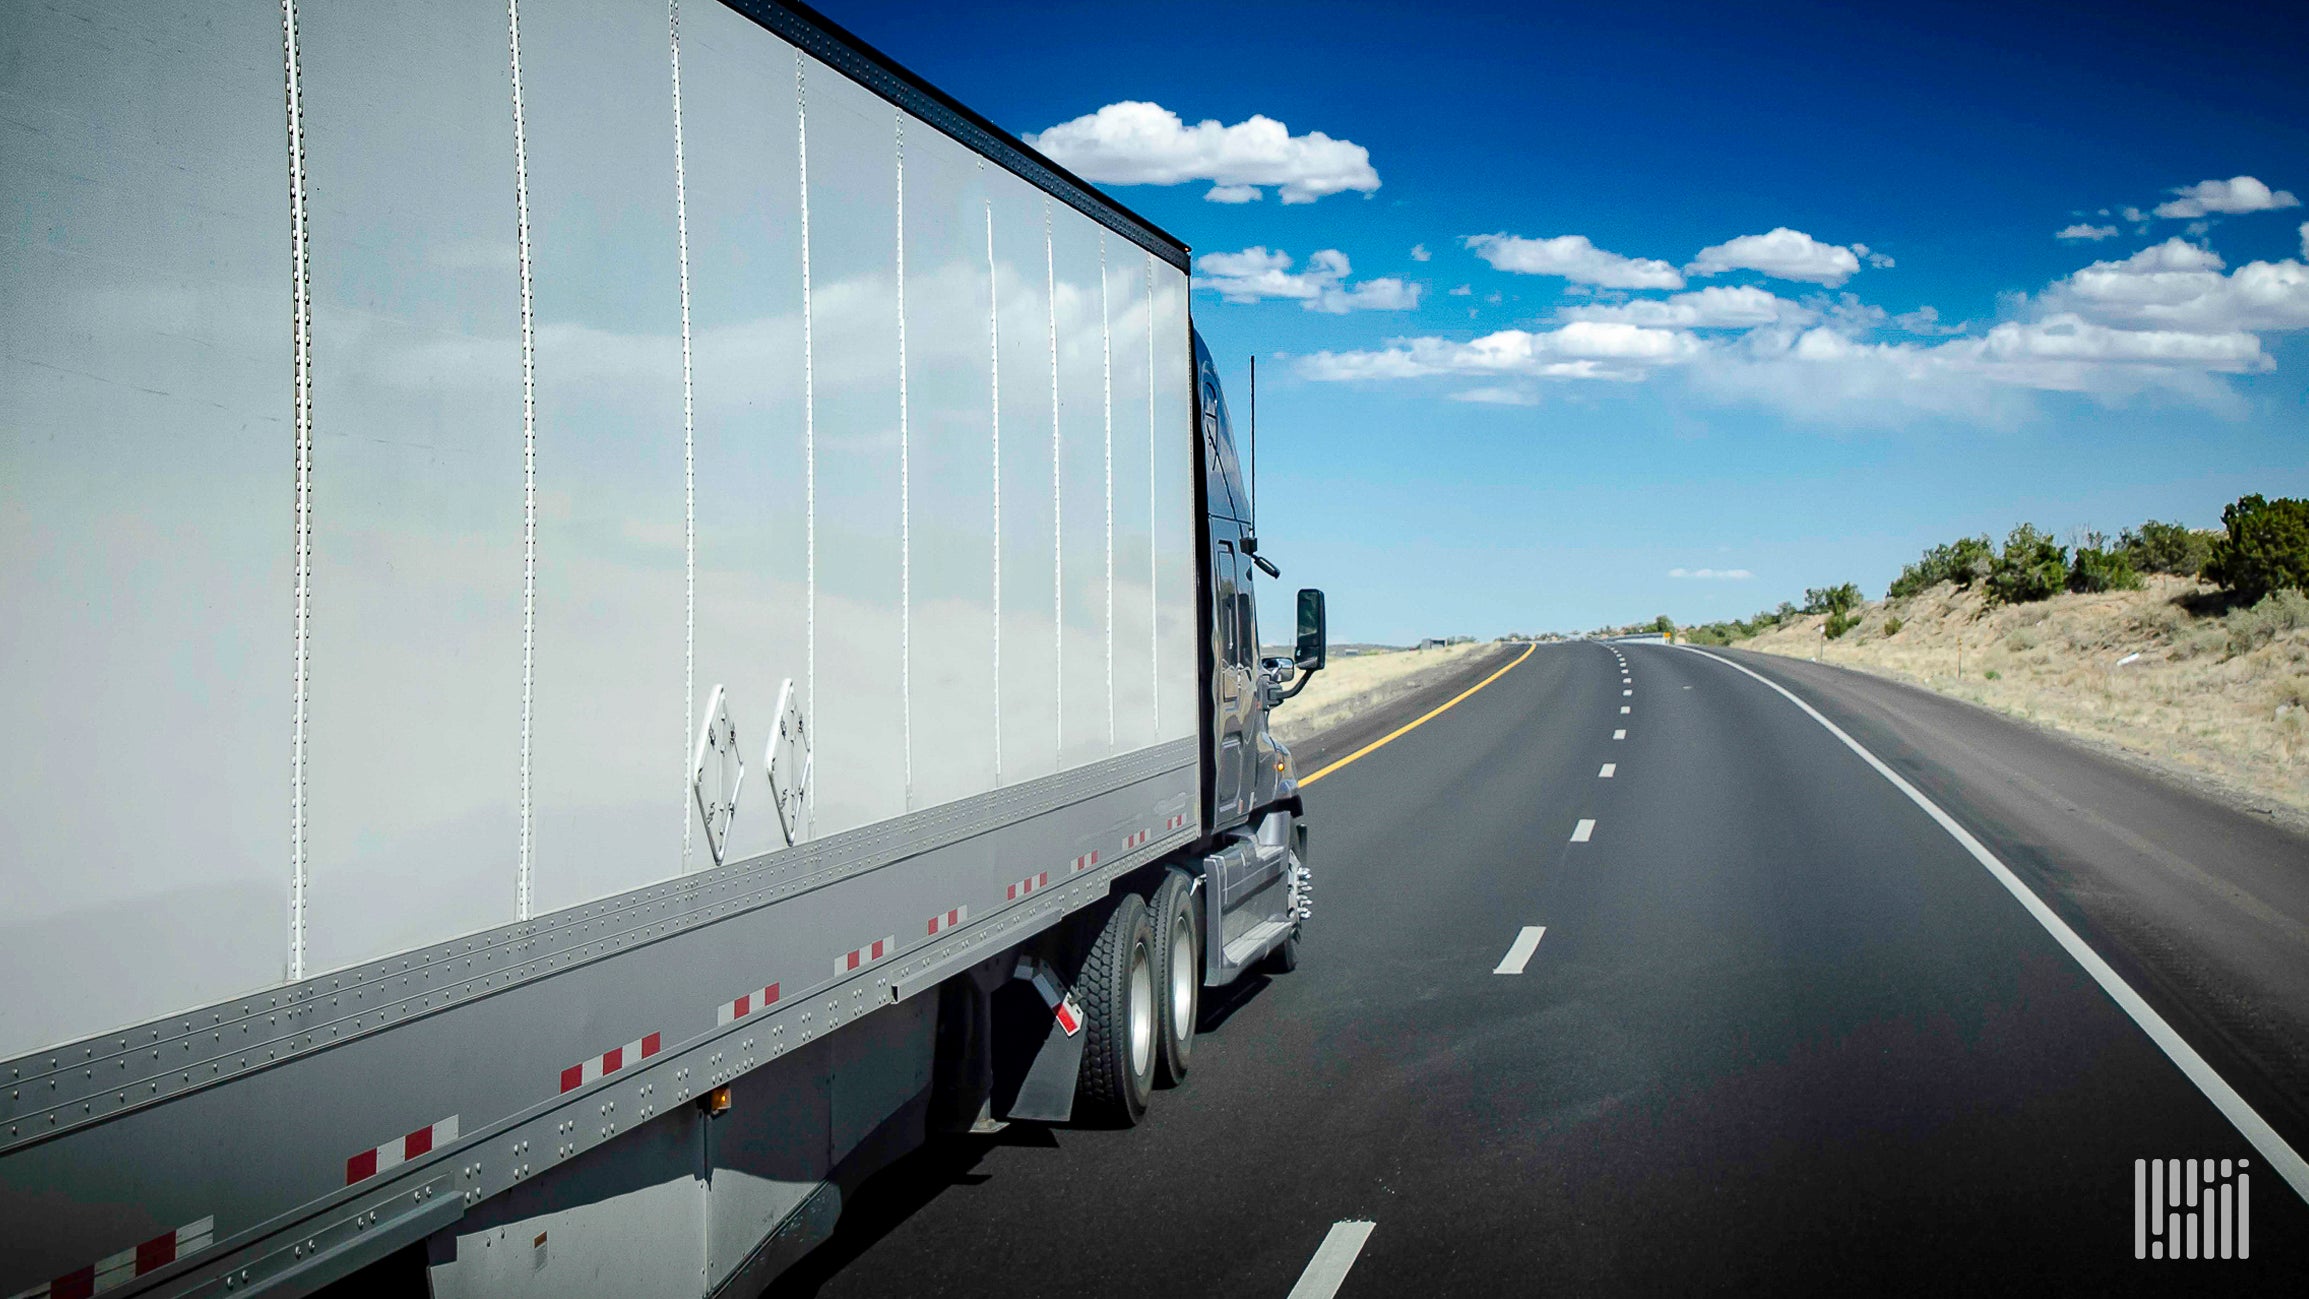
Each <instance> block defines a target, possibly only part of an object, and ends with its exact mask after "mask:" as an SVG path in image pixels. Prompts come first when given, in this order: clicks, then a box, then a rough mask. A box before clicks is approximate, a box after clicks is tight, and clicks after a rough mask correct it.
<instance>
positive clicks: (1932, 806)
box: [1676, 645, 2309, 1201]
mask: <svg viewBox="0 0 2309 1299" xmlns="http://www.w3.org/2000/svg"><path fill="white" fill-rule="evenodd" d="M1676 648H1678V649H1682V650H1684V651H1685V652H1686V653H1689V654H1697V655H1699V656H1700V657H1702V658H1707V659H1714V660H1715V661H1716V662H1718V663H1721V664H1723V665H1724V666H1725V667H1728V668H1731V669H1732V670H1734V671H1736V672H1742V673H1746V674H1747V675H1748V676H1751V677H1754V678H1755V679H1756V680H1758V681H1761V682H1763V683H1764V684H1765V685H1767V686H1770V687H1771V688H1772V689H1774V690H1777V691H1779V692H1780V694H1781V695H1782V696H1783V697H1785V698H1786V699H1787V700H1788V702H1790V703H1792V704H1794V705H1796V706H1797V707H1798V708H1801V709H1803V710H1804V711H1805V713H1806V714H1808V715H1809V716H1810V717H1811V718H1812V720H1813V721H1815V722H1818V723H1820V725H1821V726H1823V727H1825V728H1827V731H1828V733H1829V734H1830V735H1833V736H1835V737H1836V738H1837V739H1839V740H1842V741H1843V742H1844V747H1846V748H1848V749H1850V750H1852V751H1853V752H1854V753H1857V754H1859V755H1860V757H1861V759H1862V760H1863V761H1865V762H1866V763H1867V764H1868V765H1869V766H1871V767H1874V768H1875V769H1876V774H1877V775H1880V776H1882V777H1884V779H1886V780H1888V781H1890V782H1892V787H1893V788H1895V789H1897V790H1899V791H1900V792H1901V793H1903V794H1906V795H1907V796H1908V798H1909V801H1911V802H1913V803H1915V804H1916V805H1917V806H1918V807H1920V808H1923V809H1924V812H1925V814H1926V815H1927V816H1930V817H1931V818H1932V819H1933V820H1934V821H1937V822H1939V824H1940V828H1941V829H1943V830H1946V831H1947V832H1948V836H1949V837H1950V838H1952V839H1954V840H1956V842H1957V843H1959V844H1961V845H1962V846H1963V847H1964V850H1965V851H1966V852H1969V853H1971V854H1972V857H1973V860H1975V861H1977V862H1979V863H1980V864H1981V865H1982V866H1983V867H1985V868H1987V870H1988V873H1989V874H1991V875H1993V876H1995V877H1996V881H1997V883H1999V884H2002V885H2004V887H2005V891H2006V892H2008V893H2010V894H2012V896H2013V897H2014V898H2015V899H2016V900H2018V901H2019V903H2020V904H2021V906H2022V907H2024V908H2026V909H2027V911H2028V913H2029V915H2031V916H2034V917H2035V918H2036V922H2037V923H2038V924H2040V925H2042V926H2044V930H2045V932H2046V933H2048V934H2051V935H2052V936H2053V940H2054V941H2055V942H2057V943H2059V944H2060V945H2061V946H2062V947H2063V948H2066V949H2067V950H2068V954H2069V955H2070V956H2071V957H2074V958H2075V960H2076V963H2077V964H2078V965H2081V966H2083V967H2084V971H2085V973H2087V974H2089V975H2091V976H2092V977H2093V982H2095V983H2098V984H2099V985H2101V991H2103V992H2105V993H2107V994H2109V997H2110V999H2111V1000H2113V1001H2115V1002H2116V1003H2117V1006H2118V1007H2119V1008H2120V1009H2122V1010H2123V1011H2124V1012H2125V1013H2126V1014H2127V1015H2130V1016H2131V1017H2132V1020H2133V1022H2134V1023H2135V1024H2138V1025H2139V1026H2140V1028H2141V1031H2142V1032H2144V1033H2146V1034H2148V1035H2149V1040H2150V1041H2152V1042H2154V1043H2156V1044H2157V1049H2158V1050H2160V1051H2163V1052H2164V1053H2165V1057H2166V1058H2167V1059H2169V1060H2171V1061H2172V1062H2173V1063H2174V1064H2175V1065H2178V1066H2179V1067H2180V1070H2181V1072H2182V1073H2183V1074H2185V1075H2187V1077H2188V1079H2189V1081H2190V1082H2192V1083H2195V1084H2196V1086H2197V1090H2198V1091H2200V1092H2202V1093H2204V1096H2205V1099H2206V1100H2209V1101H2211V1102H2212V1103H2213V1108H2215V1109H2217V1110H2219V1111H2221V1116H2222V1117H2223V1118H2225V1119H2227V1120H2229V1123H2230V1125H2231V1126H2232V1127H2234V1128H2236V1129H2237V1131H2238V1133H2239V1134H2241V1135H2242V1136H2243V1137H2244V1138H2245V1140H2246V1141H2248V1142H2250V1143H2252V1146H2253V1148H2254V1149H2255V1150H2258V1151H2260V1152H2261V1157H2262V1158H2263V1159H2266V1160H2268V1161H2269V1165H2270V1167H2272V1168H2274V1169H2275V1170H2276V1171H2277V1175H2278V1176H2279V1177H2282V1178H2284V1179H2285V1181H2286V1183H2287V1184H2288V1185H2290V1186H2291V1187H2292V1188H2293V1192H2294V1194H2296V1195H2298V1196H2300V1197H2301V1198H2302V1199H2303V1200H2304V1201H2309V1161H2304V1160H2303V1159H2302V1158H2301V1155H2300V1154H2299V1153H2298V1152H2297V1151H2295V1150H2294V1149H2293V1147H2292V1146H2290V1145H2287V1144H2286V1142H2285V1138H2283V1137H2281V1136H2279V1135H2277V1130H2276V1129H2275V1128H2272V1127H2270V1126H2269V1121H2268V1120H2267V1119H2264V1118H2262V1117H2261V1116H2260V1114H2259V1113H2258V1112H2256V1111H2255V1110H2254V1109H2253V1107H2252V1106H2251V1105H2249V1104H2247V1103H2246V1101H2245V1098H2244V1097H2242V1096H2239V1095H2238V1094H2237V1091H2236V1089H2235V1088H2233V1087H2231V1086H2230V1085H2229V1084H2228V1082H2227V1081H2226V1080H2224V1079H2223V1078H2222V1077H2221V1075H2220V1074H2218V1073H2216V1072H2214V1070H2213V1066H2211V1065H2210V1064H2207V1063H2206V1062H2205V1058H2204V1057H2203V1056H2201V1055H2198V1054H2197V1052H2196V1048H2194V1047H2192V1046H2190V1045H2189V1044H2188V1041H2187V1040H2186V1039H2184V1038H2183V1037H2182V1036H2181V1035H2180V1034H2179V1033H2177V1032H2175V1031H2174V1030H2173V1026H2172V1025H2170V1024H2168V1023H2166V1022H2165V1017H2164V1016H2162V1015H2159V1014H2158V1013H2157V1012H2156V1009H2155V1008H2154V1007H2152V1006H2150V1005H2149V1003H2148V1002H2146V1001H2144V1000H2142V998H2141V994H2139V993H2137V992H2135V991H2133V989H2132V985H2131V984H2128V983H2126V982H2125V981H2124V978H2123V976H2121V975H2119V974H2118V973H2117V972H2116V971H2115V970H2114V969H2112V968H2110V966H2109V963H2108V962H2107V961H2104V960H2102V959H2101V957H2100V954H2099V953H2098V952H2095V951H2094V950H2093V949H2092V948H2091V947H2089V946H2087V945H2086V943H2085V940H2084V939H2082V938H2079V937H2078V936H2077V933H2076V931H2075V930H2073V929H2071V928H2069V927H2068V922H2066V921H2064V920H2062V919H2061V918H2060V917H2059V916H2058V915H2055V914H2054V913H2053V910H2052V908H2050V907H2048V906H2046V905H2045V904H2044V900H2043V899H2041V898H2039V897H2037V895H2036V894H2035V893H2034V892H2033V891H2031V890H2030V888H2029V887H2028V886H2027V885H2026V884H2023V883H2021V881H2020V877H2019V876H2017V875H2014V874H2013V873H2012V871H2011V870H2010V869H2009V868H2008V867H2006V866H2005V864H2004V863H2003V862H2002V861H1999V860H1998V859H1997V856H1996V854H1995V853H1992V852H1990V851H1989V850H1988V848H1987V847H1986V846H1985V845H1983V844H1982V843H1981V842H1980V840H1978V839H1976V838H1974V837H1973V836H1972V832H1971V831H1969V830H1967V829H1965V828H1964V827H1963V826H1962V825H1960V824H1958V823H1957V820H1956V818H1955V817H1952V816H1950V815H1949V814H1948V813H1946V812H1944V811H1942V810H1941V809H1940V805H1939V804H1937V803H1935V802H1933V801H1932V800H1931V799H1929V798H1927V797H1925V796H1924V793H1923V792H1922V791H1921V790H1919V789H1917V788H1916V786H1914V785H1911V784H1909V783H1908V781H1907V780H1906V779H1904V778H1903V777H1902V776H1901V775H1900V773H1899V772H1897V771H1894V770H1893V769H1892V768H1890V767H1888V766H1886V765H1884V761H1883V759H1881V758H1878V757H1877V756H1876V755H1875V754H1873V753H1870V752H1869V751H1868V750H1867V749H1866V748H1864V747H1862V745H1861V744H1860V742H1859V741H1858V740H1855V739H1853V738H1852V737H1851V736H1849V735H1847V734H1845V733H1844V729H1843V728H1842V727H1840V726H1838V725H1836V723H1834V722H1831V721H1829V720H1828V719H1827V718H1826V717H1824V716H1822V715H1821V713H1820V710H1819V709H1817V708H1814V707H1813V706H1812V705H1810V704H1808V703H1805V702H1804V701H1803V700H1802V699H1799V698H1797V697H1796V695H1795V694H1794V693H1792V692H1791V691H1789V690H1788V688H1787V687H1785V686H1782V685H1781V684H1780V683H1779V682H1777V681H1774V680H1772V679H1770V678H1769V677H1765V676H1762V675H1760V674H1758V673H1756V672H1752V671H1750V670H1749V669H1747V668H1745V667H1743V666H1741V665H1740V664H1738V663H1734V662H1732V661H1731V660H1730V659H1727V658H1723V657H1721V656H1719V655H1715V654H1710V653H1708V652H1707V651H1705V650H1698V649H1691V648H1688V647H1686V646H1681V645H1679V646H1677V647H1676Z"/></svg>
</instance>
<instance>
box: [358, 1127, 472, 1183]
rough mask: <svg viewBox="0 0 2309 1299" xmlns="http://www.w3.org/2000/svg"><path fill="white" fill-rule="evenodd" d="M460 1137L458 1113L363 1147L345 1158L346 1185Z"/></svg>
mask: <svg viewBox="0 0 2309 1299" xmlns="http://www.w3.org/2000/svg"><path fill="white" fill-rule="evenodd" d="M456 1139H457V1116H456V1115H454V1114H452V1115H450V1116H449V1117H448V1118H445V1119H443V1120H441V1121H440V1122H438V1123H428V1124H426V1125H425V1126H424V1127H421V1128H419V1129H417V1130H416V1131H415V1132H412V1133H410V1134H409V1135H407V1136H405V1137H395V1138H393V1139H392V1140H391V1141H388V1142H386V1143H385V1144H384V1145H381V1146H379V1147H377V1148H376V1149H374V1150H364V1151H362V1152H361V1153H360V1154H357V1155H354V1156H353V1157H352V1158H350V1159H347V1160H346V1161H345V1185H347V1186H351V1185H352V1184H353V1183H355V1182H361V1181H366V1180H368V1179H369V1178H372V1177H375V1176H376V1175H377V1174H379V1173H382V1172H384V1171H385V1170H386V1169H388V1168H395V1167H398V1166H399V1165H401V1164H405V1163H407V1162H408V1161H410V1160H412V1159H415V1158H417V1157H418V1156H419V1155H424V1154H429V1153H431V1152H432V1151H433V1149H434V1148H435V1147H437V1146H445V1145H448V1144H449V1143H450V1142H452V1141H455V1140H456Z"/></svg>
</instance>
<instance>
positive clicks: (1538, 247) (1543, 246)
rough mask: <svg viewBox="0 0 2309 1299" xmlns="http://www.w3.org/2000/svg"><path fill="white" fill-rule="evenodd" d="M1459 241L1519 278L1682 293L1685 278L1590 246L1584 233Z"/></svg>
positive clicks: (1653, 264) (1477, 237)
mask: <svg viewBox="0 0 2309 1299" xmlns="http://www.w3.org/2000/svg"><path fill="white" fill-rule="evenodd" d="M1460 242H1462V243H1464V244H1466V245H1467V247H1468V248H1470V249H1472V250H1473V251H1474V253H1475V255H1476V256H1478V257H1481V258H1482V259H1483V260H1485V261H1487V262H1489V263H1491V265H1492V268H1493V269H1495V270H1502V271H1513V272H1515V273H1516V274H1518V275H1558V276H1561V277H1563V278H1564V279H1567V280H1570V281H1572V282H1573V283H1575V284H1600V285H1602V286H1603V287H1605V288H1609V289H1680V288H1682V287H1684V277H1683V276H1681V275H1679V274H1677V273H1676V268H1675V267H1673V266H1670V265H1669V264H1668V263H1666V262H1662V261H1655V260H1653V259H1651V258H1648V257H1622V256H1621V255H1619V254H1618V253H1612V252H1605V251H1604V250H1603V249H1601V248H1598V247H1596V246H1595V245H1594V244H1592V243H1589V242H1588V239H1587V236H1585V235H1557V236H1556V237H1554V238H1552V239H1526V238H1523V237H1522V236H1521V235H1511V234H1490V235H1468V236H1467V237H1466V238H1464V239H1462V240H1461V241H1460Z"/></svg>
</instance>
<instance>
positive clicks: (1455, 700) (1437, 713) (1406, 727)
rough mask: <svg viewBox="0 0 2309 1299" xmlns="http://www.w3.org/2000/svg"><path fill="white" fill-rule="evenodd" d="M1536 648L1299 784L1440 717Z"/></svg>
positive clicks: (1316, 779)
mask: <svg viewBox="0 0 2309 1299" xmlns="http://www.w3.org/2000/svg"><path fill="white" fill-rule="evenodd" d="M1538 648H1539V646H1538V645H1536V644H1533V645H1526V646H1524V647H1523V653H1521V654H1519V655H1517V656H1516V659H1515V663H1510V664H1508V665H1507V666H1506V667H1503V668H1501V669H1500V670H1499V671H1497V672H1494V673H1492V674H1491V675H1490V676H1487V677H1485V678H1484V679H1482V680H1481V681H1478V682H1476V683H1475V684H1474V685H1471V686H1469V687H1468V688H1466V689H1465V690H1462V691H1460V692H1459V693H1458V694H1456V695H1453V696H1452V697H1451V698H1450V699H1449V700H1448V701H1447V702H1445V703H1442V704H1438V705H1437V706H1436V707H1435V708H1434V709H1432V710H1430V711H1429V712H1428V713H1427V714H1426V715H1425V716H1424V717H1421V718H1419V719H1418V720H1416V721H1411V722H1405V723H1404V724H1403V725H1401V726H1398V727H1396V728H1395V729H1394V730H1392V731H1389V732H1388V733H1387V734H1385V735H1382V736H1380V737H1379V738H1378V739H1376V740H1373V741H1371V742H1370V743H1369V744H1366V745H1364V746H1363V747H1362V748H1360V749H1357V750H1355V751H1354V752H1353V753H1350V754H1348V755H1347V756H1346V757H1344V758H1341V759H1339V760H1338V761H1337V762H1334V763H1332V764H1330V765H1329V766H1327V767H1325V768H1323V769H1322V770H1321V771H1318V772H1316V773H1315V774H1314V775H1312V776H1308V777H1305V778H1303V779H1301V780H1300V781H1299V784H1301V785H1302V786H1305V785H1312V784H1314V783H1315V782H1316V781H1318V780H1321V779H1322V778H1323V777H1325V776H1328V775H1330V774H1331V773H1332V772H1334V771H1337V770H1338V769H1339V768H1341V767H1344V766H1346V765H1347V764H1348V763H1350V762H1353V761H1355V760H1356V759H1357V758H1362V757H1367V756H1369V755H1370V754H1371V753H1372V752H1373V751H1374V750H1377V749H1383V748H1385V747H1387V746H1388V745H1390V744H1393V743H1394V742H1395V741H1397V740H1399V739H1402V738H1403V737H1404V736H1406V735H1409V734H1410V733H1411V732H1413V731H1416V730H1418V729H1419V728H1420V727H1422V726H1425V725H1426V724H1428V723H1429V722H1432V721H1434V720H1435V719H1436V718H1438V717H1441V716H1442V715H1443V714H1445V713H1448V712H1450V711H1451V710H1452V709H1454V708H1457V707H1458V706H1459V701H1460V700H1463V699H1465V698H1467V697H1468V696H1469V695H1472V694H1474V693H1475V692H1476V691H1478V690H1481V689H1483V688H1484V687H1485V686H1488V685H1490V684H1491V683H1492V682H1494V681H1497V680H1499V679H1500V678H1501V677H1503V676H1506V675H1507V674H1508V673H1509V672H1510V671H1512V670H1513V669H1514V668H1515V665H1516V663H1521V662H1523V661H1524V660H1525V659H1527V658H1530V657H1531V652H1532V651H1533V650H1535V649H1538Z"/></svg>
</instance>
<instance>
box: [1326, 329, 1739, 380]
mask: <svg viewBox="0 0 2309 1299" xmlns="http://www.w3.org/2000/svg"><path fill="white" fill-rule="evenodd" d="M1701 347H1702V344H1701V343H1700V341H1699V340H1698V339H1697V338H1695V337H1693V336H1692V335H1690V334H1686V333H1681V332H1678V331H1675V330H1667V329H1649V328H1645V327H1643V326H1641V325H1630V324H1624V323H1620V322H1616V321H1585V320H1582V321H1573V322H1572V323H1570V324H1567V325H1564V326H1562V327H1561V328H1559V329H1552V330H1544V331H1536V332H1535V331H1532V330H1525V329H1503V330H1500V331H1498V332H1497V333H1492V334H1485V335H1484V336H1482V337H1481V338H1477V339H1473V340H1471V341H1469V342H1465V343H1459V342H1453V341H1452V340H1450V339H1445V338H1434V337H1428V338H1399V339H1396V340H1395V341H1394V342H1392V343H1390V344H1388V345H1387V346H1386V347H1384V348H1378V349H1374V350H1370V351H1352V352H1317V353H1315V354H1314V355H1312V356H1309V357H1307V358H1305V359H1304V360H1303V361H1301V362H1300V371H1301V373H1303V374H1305V375H1307V376H1308V377H1309V378H1313V379H1331V380H1348V379H1414V378H1422V377H1427V376H1431V375H1450V374H1462V375H1501V376H1506V375H1516V376H1523V377H1528V378H1539V379H1614V380H1622V381H1627V380H1636V379H1641V378H1643V377H1644V374H1645V372H1646V371H1647V370H1648V369H1651V368H1654V367H1658V366H1665V365H1676V364H1679V363H1681V362H1684V361H1688V360H1690V359H1691V358H1692V357H1694V356H1696V355H1698V354H1699V352H1700V350H1701Z"/></svg>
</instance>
